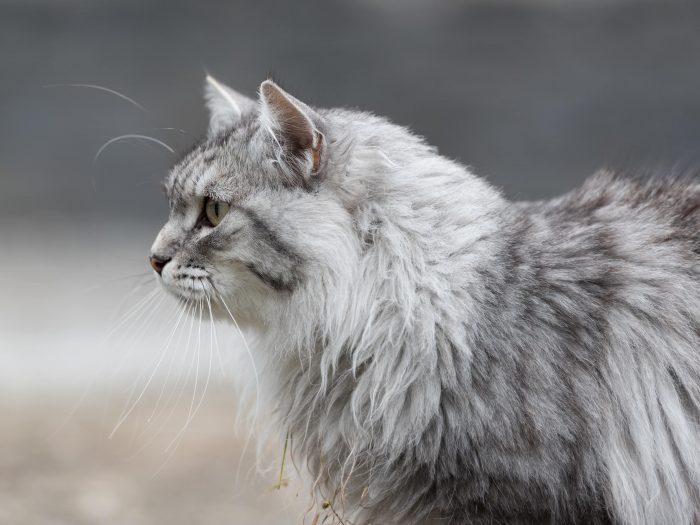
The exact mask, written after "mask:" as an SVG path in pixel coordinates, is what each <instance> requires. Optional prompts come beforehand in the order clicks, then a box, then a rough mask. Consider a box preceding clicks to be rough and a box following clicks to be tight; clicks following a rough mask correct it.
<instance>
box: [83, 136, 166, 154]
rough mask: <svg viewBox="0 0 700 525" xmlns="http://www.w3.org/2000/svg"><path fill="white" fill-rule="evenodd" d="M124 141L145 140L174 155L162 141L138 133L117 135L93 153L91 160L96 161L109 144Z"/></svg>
mask: <svg viewBox="0 0 700 525" xmlns="http://www.w3.org/2000/svg"><path fill="white" fill-rule="evenodd" d="M125 139H139V140H147V141H150V142H154V143H156V144H158V145H159V146H162V147H164V148H165V149H167V150H168V151H169V152H170V153H172V154H175V150H174V149H173V148H171V147H170V146H168V145H167V144H166V143H165V142H163V141H162V140H158V139H157V138H154V137H150V136H148V135H140V134H138V133H127V134H126V135H119V136H118V137H114V138H113V139H109V140H108V141H107V142H105V143H104V144H102V146H101V147H100V149H98V150H97V153H95V158H94V159H93V161H97V159H98V158H99V157H100V155H101V154H102V152H103V151H104V150H105V149H106V148H108V147H109V146H110V145H111V144H114V143H115V142H118V141H120V140H125Z"/></svg>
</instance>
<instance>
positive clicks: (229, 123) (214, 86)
mask: <svg viewBox="0 0 700 525" xmlns="http://www.w3.org/2000/svg"><path fill="white" fill-rule="evenodd" d="M204 100H205V102H206V105H207V109H208V110H209V136H210V137H213V136H215V135H217V134H219V133H221V132H222V131H224V130H226V129H230V128H232V127H234V126H236V124H238V122H239V121H240V120H241V118H243V116H244V115H246V114H248V113H251V112H252V111H254V110H255V101H254V100H253V99H251V98H248V97H246V96H245V95H241V94H240V93H238V92H237V91H235V90H233V89H231V88H230V87H228V86H226V85H224V84H222V83H221V82H219V81H218V80H216V79H215V78H214V77H212V76H211V75H207V77H206V79H205V80H204Z"/></svg>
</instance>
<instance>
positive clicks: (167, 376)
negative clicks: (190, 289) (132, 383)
mask: <svg viewBox="0 0 700 525" xmlns="http://www.w3.org/2000/svg"><path fill="white" fill-rule="evenodd" d="M192 305H193V303H190V299H187V302H186V303H185V305H184V306H183V308H184V309H185V315H188V314H189V312H190V307H191V306H192ZM173 362H174V360H171V361H170V365H169V366H168V372H167V374H166V376H165V380H164V381H163V385H162V386H161V389H160V394H159V395H158V399H157V401H156V404H155V406H154V407H153V412H151V415H150V416H149V417H148V418H147V419H146V421H147V422H150V421H151V419H153V416H154V415H155V413H156V410H158V407H159V406H160V402H161V400H162V399H163V393H164V392H165V387H166V386H167V384H168V379H170V374H171V372H172V370H173Z"/></svg>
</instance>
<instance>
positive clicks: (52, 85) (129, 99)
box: [44, 84, 148, 113]
mask: <svg viewBox="0 0 700 525" xmlns="http://www.w3.org/2000/svg"><path fill="white" fill-rule="evenodd" d="M44 87H45V88H56V87H79V88H89V89H96V90H98V91H104V92H106V93H111V94H112V95H115V96H117V97H119V98H121V99H122V100H126V101H127V102H129V103H130V104H132V105H133V106H136V107H137V108H139V109H140V110H141V111H143V112H144V113H148V110H147V109H146V108H145V107H143V106H142V105H141V104H139V103H138V102H136V101H135V100H134V99H133V98H131V97H127V96H126V95H125V94H124V93H120V92H119V91H117V90H115V89H110V88H108V87H105V86H99V85H97V84H46V85H45V86H44Z"/></svg>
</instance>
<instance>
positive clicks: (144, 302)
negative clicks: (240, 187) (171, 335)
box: [102, 288, 160, 344]
mask: <svg viewBox="0 0 700 525" xmlns="http://www.w3.org/2000/svg"><path fill="white" fill-rule="evenodd" d="M158 292H160V290H159V289H157V288H156V289H154V290H152V291H150V292H149V293H148V294H147V295H146V296H144V297H143V298H141V299H139V301H138V302H137V303H136V304H135V305H134V306H132V307H131V308H130V309H129V310H128V311H127V313H126V314H125V316H124V317H123V318H122V319H121V321H119V322H118V323H117V324H116V325H115V326H114V327H112V328H111V329H110V330H109V331H108V332H107V334H106V335H105V337H104V339H103V340H102V344H104V343H105V342H106V341H107V340H109V338H110V337H111V336H112V335H114V333H115V332H116V331H117V330H118V329H119V328H121V327H122V326H123V325H124V324H125V323H126V322H127V321H129V320H130V319H131V318H132V317H133V316H134V315H136V314H137V313H139V312H141V311H142V310H143V309H144V308H146V307H148V305H149V304H150V303H151V302H152V301H153V300H155V298H156V296H157V295H158Z"/></svg>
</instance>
